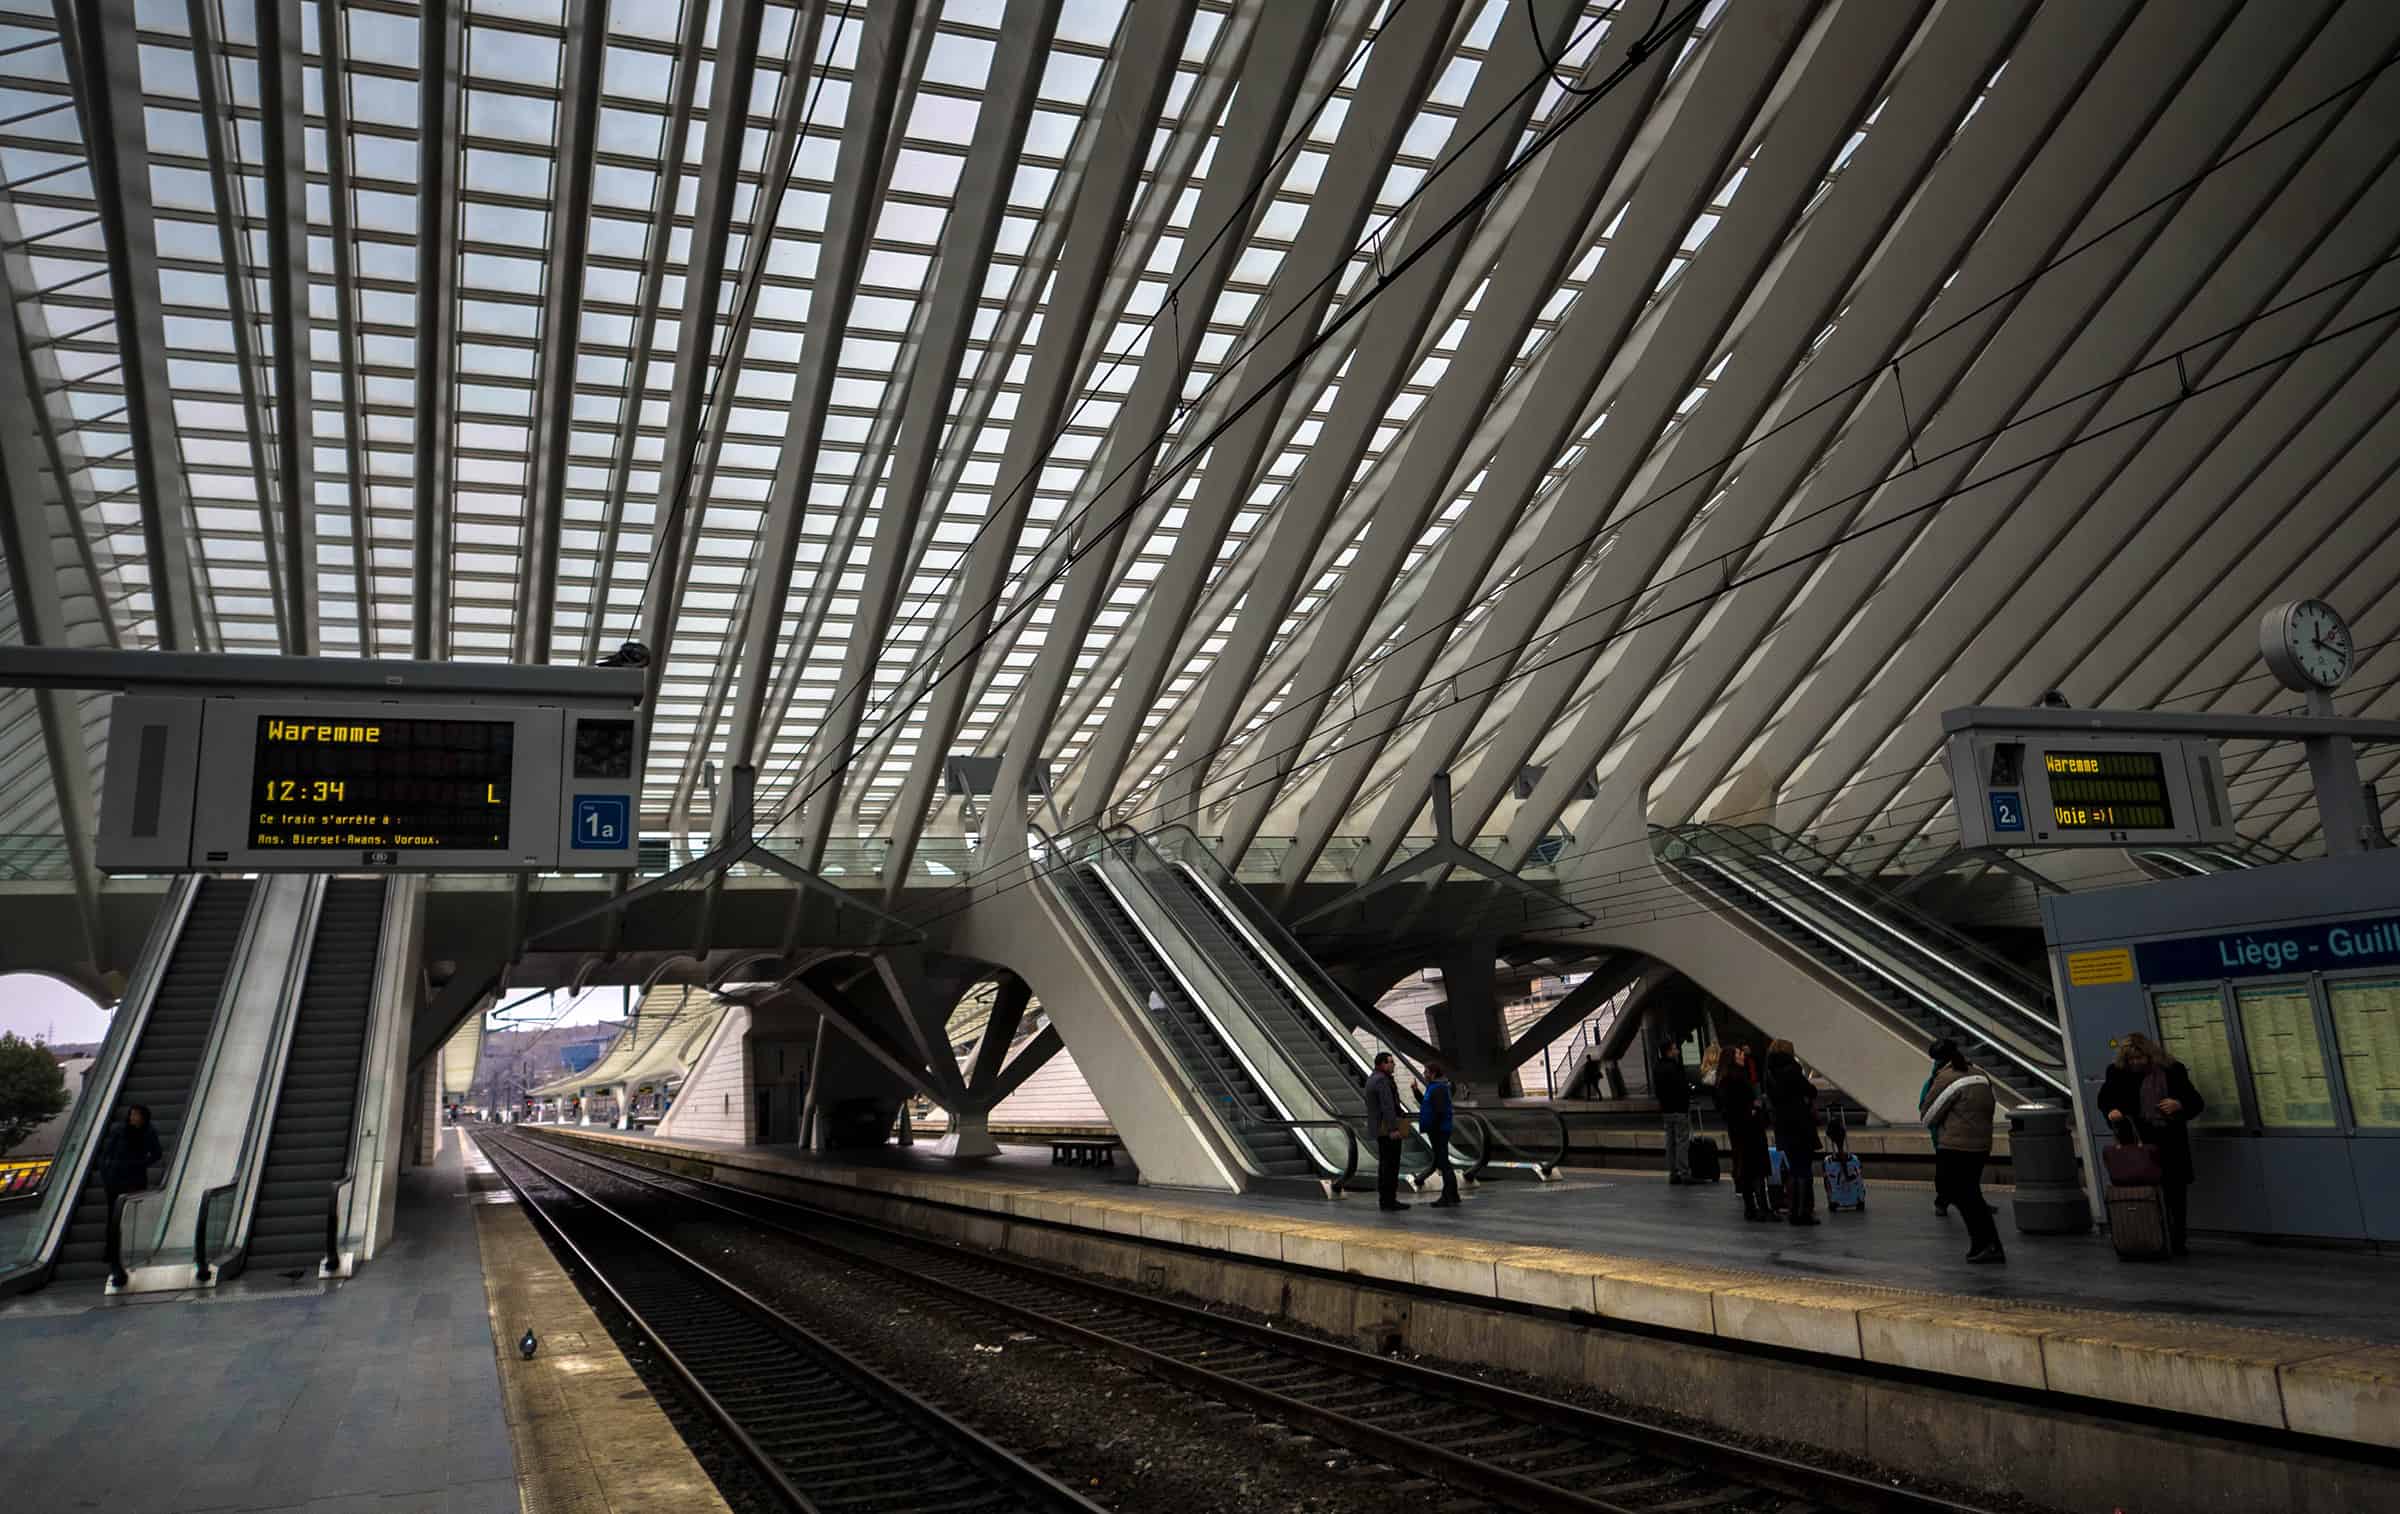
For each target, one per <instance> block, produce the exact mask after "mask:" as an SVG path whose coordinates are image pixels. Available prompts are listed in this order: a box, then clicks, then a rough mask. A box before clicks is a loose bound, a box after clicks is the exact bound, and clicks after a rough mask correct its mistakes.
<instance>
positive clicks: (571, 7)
mask: <svg viewBox="0 0 2400 1514" xmlns="http://www.w3.org/2000/svg"><path fill="white" fill-rule="evenodd" d="M607 32H608V0H569V4H568V6H567V40H566V57H565V60H564V63H563V66H562V67H561V69H560V71H559V78H560V86H559V102H558V119H559V128H558V153H557V157H556V160H555V166H554V168H553V173H554V178H553V180H552V184H553V192H554V194H555V195H556V196H557V202H558V203H557V205H556V207H555V208H554V209H553V210H552V211H551V213H550V266H549V268H548V270H547V271H546V272H545V274H544V275H543V282H542V326H541V331H542V355H541V367H540V370H539V372H538V373H537V375H536V377H535V379H534V393H535V399H534V405H533V426H532V448H531V451H532V457H531V460H530V461H531V482H532V488H531V489H529V490H528V491H527V499H526V515H527V526H526V537H525V564H526V577H527V578H528V579H530V580H531V590H532V598H531V601H530V602H529V603H528V604H527V605H526V608H525V613H524V614H523V616H522V617H520V618H519V619H518V621H517V634H516V649H517V661H519V662H548V661H549V660H550V643H551V638H552V636H553V635H554V634H555V629H556V622H557V620H558V571H559V564H558V542H559V522H560V520H561V518H562V517H563V515H564V513H565V510H566V498H567V443H568V439H569V436H570V435H571V433H572V432H573V430H574V410H575V349H576V345H577V342H578V340H579V336H580V333H581V331H582V328H583V291H584V271H585V262H586V257H587V254H588V253H589V251H590V248H591V230H592V225H591V223H592V179H593V175H594V172H595V171H596V169H597V168H598V163H597V160H596V159H597V154H596V149H597V146H598V140H599V130H600V89H601V77H602V75H601V69H602V66H603V65H604V64H605V62H606V61H607V56H608V48H607V46H606V37H607ZM338 156H339V155H338V154H337V158H338ZM347 308H348V296H347V294H345V295H344V309H345V312H346V311H347ZM345 320H347V315H346V314H345ZM350 346H351V344H350V342H349V341H348V340H347V339H345V341H344V343H343V347H344V350H345V352H347V351H348V350H349V349H350ZM348 362H349V359H348V358H347V357H345V359H344V366H345V370H346V369H347V365H348ZM345 382H347V374H346V373H345ZM357 453H358V448H357V439H356V438H355V437H354V438H353V444H352V448H351V456H352V457H353V458H354V459H355V458H356V456H357ZM355 471H356V469H355V464H354V465H353V474H354V479H353V483H352V485H351V487H352V489H353V491H356V490H357V489H358V488H359V485H358V484H357V482H356V481H355ZM359 552H360V555H361V557H362V558H363V557H364V555H365V552H366V541H365V539H364V538H363V537H362V538H361V539H360V542H359ZM597 608H598V607H597V606H595V607H594V609H595V611H596V610H597ZM361 613H364V611H363V609H362V612H361ZM362 639H363V638H362ZM364 644H365V645H367V646H369V647H370V648H371V647H372V645H373V643H372V641H371V640H365V641H364Z"/></svg>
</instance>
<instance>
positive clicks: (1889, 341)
mask: <svg viewBox="0 0 2400 1514" xmlns="http://www.w3.org/2000/svg"><path fill="white" fill-rule="evenodd" d="M2134 8H2135V7H2134V6H2132V5H2131V4H2130V3H2128V0H2119V3H2117V4H2114V5H2089V6H2074V7H2067V8H2063V9H2062V8H2060V7H2055V6H2045V7H2044V8H2042V9H2041V10H2040V11H2039V12H2037V13H2036V15H2035V16H2034V19H2033V21H2032V23H2031V25H2030V26H2029V27H2028V29H2027V31H2026V33H2025V36H2024V38H2023V39H2022V40H2021V41H2020V42H2019V43H2018V45H2017V46H2016V48H2015V49H2014V50H2013V52H2012V54H2011V61H2010V64H2009V67H2008V70H2007V72H2006V73H2005V74H2004V75H2003V76H2002V78H2001V81H2000V83H1999V84H1998V85H1997V86H1996V87H1995V88H1994V89H1993V90H1992V92H1991V94H1990V96H1989V97H1988V98H1987V99H1985V101H1984V102H1983V104H1982V106H1981V107H1980V108H1979V109H1978V110H1977V111H1976V113H1975V115H1974V117H1973V118H1972V119H1971V120H1970V121H1968V122H1967V123H1966V125H1965V127H1964V128H1963V129H1962V130H1961V131H1960V133H1959V135H1958V138H1957V140H1956V141H1955V142H1953V143H1951V144H1950V146H1949V147H1948V149H1947V150H1946V151H1945V152H1944V153H1943V154H1942V155H1941V156H1940V157H1939V158H1938V159H1936V160H1935V164H1934V168H1933V173H1932V177H1931V178H1930V179H1929V180H1928V181H1927V182H1926V183H1925V185H1924V186H1923V187H1922V188H1921V189H1919V190H1918V191H1917V193H1916V195H1915V198H1914V199H1913V200H1912V202H1911V203H1910V205H1909V208H1908V210H1907V212H1906V214H1904V215H1903V216H1902V218H1901V219H1900V222H1899V224H1898V225H1897V226H1896V227H1895V228H1893V230H1892V231H1891V232H1890V233H1889V235H1888V236H1887V237H1886V238H1885V240H1884V241H1883V243H1882V244H1881V245H1880V246H1879V247H1878V249H1877V251H1876V254H1875V257H1874V261H1873V262H1872V264H1871V265H1870V266H1869V268H1868V270H1867V272H1866V274H1865V275H1864V276H1863V278H1862V280H1861V281H1860V282H1859V283H1858V285H1857V286H1856V287H1855V288H1854V289H1853V290H1852V291H1851V294H1850V297H1849V300H1848V314H1846V315H1845V316H1844V317H1843V319H1842V321H1841V323H1840V324H1839V325H1838V326H1836V327H1835V328H1834V331H1833V333H1832V335H1831V336H1829V337H1827V338H1826V339H1825V341H1824V343H1823V345H1822V346H1821V347H1819V348H1818V350H1817V351H1816V353H1815V354H1814V355H1813V356H1812V357H1811V358H1810V360H1809V362H1808V364H1807V366H1806V367H1804V368H1803V369H1801V371H1800V375H1799V380H1798V382H1797V383H1795V384H1794V385H1792V386H1791V388H1790V389H1789V390H1788V391H1787V392H1786V393H1785V395H1784V396H1783V398H1782V400H1781V401H1780V402H1779V404H1778V405H1777V406H1776V408H1775V410H1774V411H1773V412H1771V413H1770V415H1769V416H1768V421H1769V423H1770V425H1771V426H1773V427H1774V428H1775V429H1774V430H1773V431H1772V433H1771V434H1765V435H1762V436H1761V437H1760V438H1759V439H1758V440H1757V441H1755V442H1754V443H1753V444H1752V445H1751V446H1750V447H1749V448H1748V450H1747V451H1746V452H1745V453H1744V455H1743V458H1742V471H1741V473H1740V475H1739V476H1738V477H1737V478H1736V479H1735V480H1734V482H1733V483H1732V485H1731V486H1730V487H1729V489H1728V492H1727V493H1726V496H1725V498H1724V499H1723V500H1722V501H1720V502H1719V504H1718V505H1717V511H1718V513H1720V514H1723V513H1726V512H1731V516H1732V518H1734V519H1737V520H1738V519H1743V518H1748V519H1750V520H1752V521H1763V520H1772V519H1774V518H1775V517H1776V516H1777V515H1778V514H1779V513H1780V512H1782V511H1784V510H1785V509H1786V508H1787V507H1789V506H1790V504H1791V498H1792V494H1793V491H1794V490H1795V489H1797V488H1798V487H1799V486H1800V484H1801V482H1802V480H1803V479H1805V478H1807V477H1808V476H1809V471H1810V469H1811V468H1812V467H1814V466H1815V465H1816V464H1817V463H1818V461H1819V459H1820V458H1822V457H1823V456H1824V455H1825V454H1826V452H1827V450H1828V449H1829V448H1833V447H1835V446H1836V444H1837V442H1841V441H1844V440H1845V439H1846V441H1847V444H1848V445H1847V446H1846V447H1844V448H1843V450H1842V451H1841V452H1838V453H1836V454H1835V456H1836V458H1837V460H1838V459H1841V458H1843V457H1846V456H1847V454H1848V453H1849V452H1850V451H1851V449H1855V448H1858V447H1860V444H1861V443H1862V442H1863V441H1864V440H1865V437H1864V435H1863V433H1862V430H1861V428H1862V427H1863V426H1870V425H1871V426H1872V427H1873V428H1874V431H1875V434H1876V436H1877V438H1878V441H1877V443H1876V445H1877V447H1878V449H1879V450H1880V449H1882V448H1883V447H1884V446H1885V445H1886V444H1885V443H1884V442H1883V441H1882V440H1881V439H1882V438H1883V437H1884V436H1886V435H1887V434H1888V435H1889V436H1890V437H1891V438H1892V440H1891V442H1890V443H1889V446H1890V449H1891V452H1892V453H1893V454H1895V455H1896V454H1897V452H1898V451H1900V450H1902V444H1901V442H1900V440H1899V424H1898V422H1899V415H1898V409H1897V407H1896V405H1894V404H1893V402H1892V400H1891V398H1890V396H1889V395H1888V394H1886V393H1884V390H1885V388H1886V386H1887V383H1888V377H1887V378H1880V379H1878V380H1877V381H1876V382H1875V383H1873V384H1872V385H1863V386H1862V385H1859V384H1858V379H1859V376H1860V375H1861V374H1871V373H1875V372H1876V371H1877V370H1878V369H1880V368H1882V367H1883V365H1885V364H1886V363H1888V362H1890V360H1891V358H1892V355H1893V354H1894V353H1895V352H1897V351H1898V350H1899V348H1900V344H1901V343H1902V341H1903V340H1905V339H1906V338H1907V336H1908V335H1909V333H1910V332H1911V331H1912V330H1913V329H1915V328H1916V326H1917V325H1918V324H1919V321H1920V319H1921V318H1922V317H1923V316H1924V314H1925V312H1926V310H1927V306H1928V302H1935V303H1936V306H1937V308H1940V307H1941V306H1944V305H1946V306H1947V307H1948V308H1952V309H1972V308H1974V306H1975V305H1976V304H1978V303H1980V302H1981V301H1982V300H1984V299H1986V298H1989V297H1990V296H1991V294H1992V293H1993V292H1994V291H1995V290H1997V289H2002V288H2006V287H2007V286H2008V285H2009V284H2010V283H2012V282H2014V281H2015V280H2016V279H2018V278H2021V277H2023V276H2024V274H2025V273H2026V272H2028V271H2030V269H2031V268H2033V267H2035V266H2038V264H2039V259H2040V258H2042V257H2044V256H2047V253H2046V251H2045V250H2044V249H2045V248H2046V247H2048V246H2054V245H2055V241H2054V240H2051V239H2054V238H2056V237H2063V236H2064V235H2065V233H2066V229H2067V226H2068V225H2069V224H2071V220H2072V217H2073V215H2074V211H2075V208H2076V207H2075V205H2074V204H2073V203H2064V202H2062V201H2061V200H2060V199H2059V198H2058V197H2056V196H2047V197H2046V198H2044V199H2036V200H2029V201H2028V202H2027V203H2028V205H2029V206H2034V205H2042V204H2048V205H2049V206H2050V209H2049V212H2048V215H2047V216H2046V217H2037V218H2036V219H2035V221H2034V229H2035V234H2036V235H2037V236H2038V237H2040V238H2041V239H2042V241H2041V245H2038V246H2034V247H2031V248H2025V247H2022V246H2020V247H2019V248H2018V253H2019V255H2018V256H2016V257H2014V258H2012V259H2010V260H2009V261H2007V262H2006V264H2005V266H2002V267H1996V268H1993V269H1992V270H1991V271H1989V272H1988V273H1986V272H1983V271H1981V270H1965V271H1961V273H1960V274H1959V277H1958V284H1959V285H1960V286H1963V287H1959V288H1958V289H1957V290H1956V293H1957V297H1956V298H1955V299H1945V300H1937V296H1942V295H1943V294H1944V292H1945V287H1946V286H1945V277H1946V276H1947V275H1948V274H1949V273H1950V272H1951V270H1952V269H1953V268H1955V267H1957V266H1958V264H1957V259H1958V255H1959V251H1960V249H1961V247H1963V246H1967V245H1972V244H1976V243H1977V242H1978V240H1979V239H1980V238H1981V237H1982V234H1983V232H1984V229H1985V226H1986V223H1987V222H1988V221H1989V220H1990V218H1991V217H1992V216H1993V215H1995V214H1996V213H1997V212H1998V211H1999V209H2000V207H2001V205H2002V204H2003V203H2004V202H2006V201H2008V199H2009V198H2010V195H2011V192H2012V191H2013V190H2015V189H2016V188H2017V187H2018V181H2019V179H2020V177H2021V176H2022V175H2023V173H2024V171H2025V168H2026V165H2027V164H2028V163H2030V162H2031V161H2033V160H2034V158H2035V156H2036V154H2037V153H2038V152H2039V151H2040V149H2041V148H2042V146H2043V144H2044V143H2045V142H2046V141H2047V140H2048V139H2049V137H2050V135H2051V133H2052V131H2053V130H2054V128H2055V127H2056V126H2057V124H2058V122H2059V120H2060V118H2061V117H2062V116H2063V115H2064V114H2065V113H2066V112H2067V110H2068V109H2069V108H2070V107H2071V106H2072V105H2073V103H2074V102H2075V100H2076V99H2077V97H2078V96H2079V95H2080V94H2081V93H2082V91H2083V89H2084V87H2085V85H2086V84H2087V83H2088V82H2089V81H2090V80H2091V78H2092V75H2093V72H2094V70H2095V69H2097V68H2098V67H2099V66H2100V64H2101V62H2102V61H2103V60H2104V59H2105V58H2106V57H2107V56H2108V54H2109V51H2110V49H2111V48H2112V47H2113V46H2114V45H2115V43H2116V41H2117V38H2118V36H2119V34H2120V33H2121V31H2122V30H2123V28H2124V26H2125V24H2126V22H2127V19H2128V17H2129V15H2130V13H2131V12H2132V10H2133V9H2134ZM1873 147H1874V144H1873V142H1872V140H1871V139H1870V142H1869V144H1868V149H1862V151H1864V150H1871V149H1872V148H1873ZM2075 167H2076V165H2073V164H2072V163H2071V162H2066V161H2064V160H2062V159H2060V158H2056V157H2054V158H2053V159H2052V160H2051V169H2050V172H2051V174H2052V175H2057V174H2064V173H2067V172H2070V171H2072V170H2073V169H2074V168H2075ZM1845 177H1847V175H1845ZM2043 188H2044V189H2045V190H2047V189H2048V188H2049V186H2048V184H2047V183H2045V184H2044V185H2043ZM1992 261H1994V262H1997V261H1999V260H1998V259H1997V258H1994V259H1992ZM1961 362H1962V364H1963V357H1962V358H1961ZM1703 413H1704V414H1705V410H1704V411H1703ZM1870 413H1871V414H1872V415H1873V416H1874V417H1875V419H1874V420H1873V421H1868V420H1867V419H1866V416H1867V415H1869V414H1870ZM1845 427H1847V434H1846V435H1845ZM1850 466H1851V467H1854V468H1855V469H1856V470H1857V473H1858V474H1859V475H1862V476H1863V477H1861V478H1858V479H1856V480H1854V481H1853V482H1851V483H1850V484H1849V485H1848V486H1849V487H1857V486H1858V484H1859V483H1862V482H1870V481H1872V480H1873V479H1874V478H1878V477H1880V476H1881V475H1882V472H1883V471H1884V470H1883V468H1882V467H1880V466H1876V465H1875V464H1873V463H1870V462H1867V461H1865V460H1863V459H1856V460H1853V461H1851V463H1850ZM1828 471H1839V469H1838V468H1837V469H1833V470H1828ZM1796 588H1797V583H1796V582H1785V581H1781V580H1770V581H1768V582H1765V583H1762V584H1759V585H1756V586H1754V587H1752V588H1750V589H1747V590H1738V591H1736V595H1735V599H1734V602H1733V605H1732V607H1731V609H1730V610H1729V611H1728V612H1727V614H1726V615H1725V617H1724V618H1723V619H1722V620H1721V621H1720V623H1719V624H1718V626H1717V627H1716V628H1715V629H1714V630H1712V632H1711V633H1710V635H1709V636H1708V638H1707V639H1706V640H1705V641H1704V642H1702V643H1701V644H1700V646H1699V647H1698V649H1697V650H1696V651H1695V652H1694V653H1693V654H1692V656H1691V658H1690V659H1689V660H1688V661H1687V662H1686V663H1685V665H1684V667H1683V669H1682V671H1681V672H1680V673H1679V674H1678V675H1677V676H1676V681H1675V690H1674V697H1673V700H1672V703H1671V704H1670V705H1669V706H1666V707H1662V708H1661V709H1660V710H1659V711H1658V712H1657V713H1656V714H1655V715H1653V716H1652V717H1650V719H1649V720H1648V721H1647V722H1645V724H1644V725H1643V727H1642V730H1641V734H1640V735H1639V737H1638V738H1637V739H1636V744H1635V746H1634V747H1633V748H1632V750H1631V751H1630V752H1629V753H1628V754H1627V756H1626V758H1625V759H1624V760H1623V761H1621V762H1620V763H1619V764H1618V766H1617V768H1616V769H1615V773H1614V775H1612V778H1611V779H1609V780H1605V781H1603V783H1602V785H1601V796H1600V798H1599V799H1598V800H1597V801H1594V802H1593V803H1592V804H1591V806H1590V807H1589V808H1588V809H1587V810H1586V811H1585V814H1584V818H1583V819H1582V820H1581V821H1580V822H1579V823H1578V825H1577V834H1578V835H1585V834H1589V835H1607V834H1613V833H1614V832H1613V831H1611V830H1609V829H1607V828H1606V826H1607V821H1606V819H1605V817H1606V816H1607V815H1608V814H1610V813H1613V811H1614V810H1616V809H1621V808H1623V807H1625V806H1626V805H1628V804H1639V803H1640V802H1641V799H1642V790H1643V789H1644V788H1645V787H1646V785H1647V784H1648V783H1649V781H1650V776H1651V774H1653V773H1654V772H1656V771H1657V767H1658V765H1659V764H1661V763H1664V762H1665V761H1666V760H1667V759H1668V758H1669V757H1671V756H1672V755H1673V754H1674V752H1675V749H1676V747H1677V746H1679V745H1680V744H1681V742H1682V740H1683V738H1684V735H1685V734H1686V733H1687V732H1688V731H1689V730H1690V729H1691V728H1692V727H1693V726H1694V725H1696V724H1698V723H1699V722H1700V721H1701V720H1703V719H1704V718H1706V717H1707V715H1708V714H1709V712H1710V710H1711V709H1712V708H1713V704H1714V701H1715V700H1716V698H1717V696H1718V694H1719V693H1720V692H1721V691H1722V690H1723V688H1724V685H1725V683H1726V682H1727V681H1728V680H1730V679H1731V678H1732V677H1733V675H1734V674H1735V673H1736V672H1737V671H1739V670H1740V669H1741V668H1743V667H1744V666H1745V665H1746V664H1748V663H1749V662H1750V661H1751V660H1752V658H1753V656H1754V655H1755V654H1756V652H1757V650H1758V648H1759V645H1760V639H1761V638H1762V637H1763V636H1764V635H1765V634H1766V632H1767V630H1768V628H1769V627H1770V626H1772V625H1773V623H1774V621H1775V619H1776V617H1777V616H1778V615H1779V614H1780V612H1781V610H1782V608H1783V606H1784V605H1785V604H1786V603H1788V602H1789V599H1790V596H1791V594H1792V593H1793V592H1795V590H1796ZM1595 826H1598V827H1600V828H1597V829H1596V828H1595ZM1576 855H1577V849H1575V848H1570V849H1569V851H1568V853H1567V854H1566V855H1565V856H1563V857H1562V858H1561V876H1562V879H1569V880H1572V879H1574V878H1577V877H1579V876H1580V874H1579V873H1578V871H1577V868H1578V864H1577V863H1576V862H1575V860H1574V858H1575V856H1576ZM1604 870H1605V869H1604Z"/></svg>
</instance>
